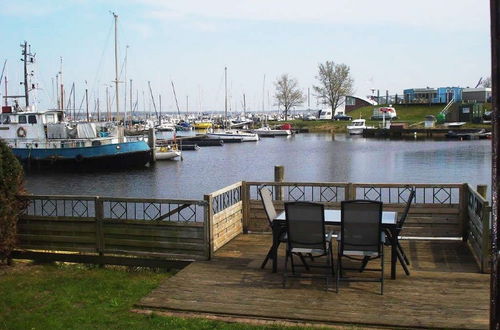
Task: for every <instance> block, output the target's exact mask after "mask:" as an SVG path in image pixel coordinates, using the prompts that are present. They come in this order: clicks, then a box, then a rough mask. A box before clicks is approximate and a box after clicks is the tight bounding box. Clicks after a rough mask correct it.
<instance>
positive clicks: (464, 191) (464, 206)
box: [458, 183, 470, 242]
mask: <svg viewBox="0 0 500 330" xmlns="http://www.w3.org/2000/svg"><path fill="white" fill-rule="evenodd" d="M468 199H469V185H468V184H467V183H464V184H462V186H461V187H460V190H459V211H458V212H459V214H458V218H459V219H460V225H461V227H462V228H461V229H462V241H463V242H467V238H468V237H469V229H470V228H469V226H470V224H469V222H470V219H469V213H468V202H467V201H468Z"/></svg>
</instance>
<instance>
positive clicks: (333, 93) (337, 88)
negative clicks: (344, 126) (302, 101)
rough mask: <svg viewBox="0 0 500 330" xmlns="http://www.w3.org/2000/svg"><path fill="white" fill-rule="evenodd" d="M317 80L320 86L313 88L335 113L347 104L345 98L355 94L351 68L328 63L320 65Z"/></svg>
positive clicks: (331, 62)
mask: <svg viewBox="0 0 500 330" xmlns="http://www.w3.org/2000/svg"><path fill="white" fill-rule="evenodd" d="M318 70H319V72H318V75H317V76H316V79H317V80H318V81H319V86H313V88H314V91H315V92H316V94H317V96H318V97H319V98H320V99H321V101H322V102H323V104H327V105H329V106H330V107H331V108H332V112H335V109H337V108H338V107H339V106H341V105H342V104H343V103H344V102H345V96H347V95H351V94H352V93H353V84H354V80H353V79H352V77H351V74H350V68H349V66H347V65H345V64H335V63H334V62H333V61H326V62H325V63H324V64H323V63H320V64H319V65H318Z"/></svg>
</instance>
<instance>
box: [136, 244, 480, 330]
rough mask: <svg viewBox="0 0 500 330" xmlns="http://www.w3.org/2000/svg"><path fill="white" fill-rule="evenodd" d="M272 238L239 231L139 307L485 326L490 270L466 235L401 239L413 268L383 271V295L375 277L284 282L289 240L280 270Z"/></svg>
mask: <svg viewBox="0 0 500 330" xmlns="http://www.w3.org/2000/svg"><path fill="white" fill-rule="evenodd" d="M271 242H272V238H271V235H259V234H240V235H239V236H238V237H236V238H235V239H233V240H232V241H231V242H230V243H229V244H227V245H225V246H224V247H223V248H221V249H220V250H219V251H217V253H216V254H215V256H214V257H213V259H212V260H211V261H207V262H195V263H192V264H190V265H189V266H187V267H186V268H184V269H183V270H182V271H180V272H179V273H177V274H176V275H175V276H174V277H172V278H169V279H167V280H165V281H164V282H163V283H162V284H161V285H160V286H159V287H158V288H157V289H155V290H153V292H151V293H150V294H149V295H147V296H146V297H144V298H143V299H142V300H141V301H139V302H138V303H137V304H136V306H135V307H136V308H137V309H138V310H140V311H142V312H146V311H154V312H156V313H160V314H161V313H162V312H163V313H169V314H171V313H173V314H174V315H182V314H190V315H196V316H198V317H200V316H201V317H210V318H214V317H215V318H219V319H221V320H235V319H236V320H240V321H246V322H256V320H259V322H262V320H265V321H266V322H268V324H290V323H291V324H296V325H305V324H307V325H311V324H316V325H324V326H328V325H329V326H332V325H351V326H359V327H365V326H371V327H389V328H391V329H394V328H415V327H419V328H426V329H430V328H453V329H486V328H487V327H488V320H489V304H488V297H489V276H488V275H487V274H480V273H479V272H478V269H477V266H476V265H475V263H474V260H473V257H472V255H471V254H470V252H469V251H468V250H467V249H466V248H465V247H464V245H463V244H462V243H461V242H456V241H448V242H439V241H438V242H434V241H403V248H404V249H405V251H406V252H407V255H408V257H409V258H410V263H411V267H410V272H411V276H406V275H400V277H399V278H398V279H397V280H390V277H389V274H388V273H389V272H386V274H385V278H386V281H385V289H384V295H383V296H381V295H379V294H378V285H377V284H375V283H348V284H347V283H342V284H341V288H340V292H339V293H338V294H337V293H335V291H334V290H331V291H329V292H325V288H324V287H325V284H324V281H323V280H312V281H311V280H306V279H304V280H301V281H299V280H298V279H290V280H289V281H288V282H289V287H287V288H285V289H283V287H282V266H283V260H284V247H281V248H280V249H281V250H280V252H281V253H280V259H279V266H280V269H279V271H278V273H272V272H271V269H270V268H271V266H270V264H268V265H267V267H266V269H260V264H261V262H262V260H263V259H264V257H265V255H266V253H267V250H268V249H269V246H270V244H271ZM385 250H386V253H389V251H390V249H389V248H386V249H385ZM318 262H319V261H318ZM386 262H387V263H388V260H387V261H386ZM386 266H387V267H386V269H389V264H387V265H386ZM259 324H262V323H259ZM264 324H266V323H264Z"/></svg>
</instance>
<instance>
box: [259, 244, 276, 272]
mask: <svg viewBox="0 0 500 330" xmlns="http://www.w3.org/2000/svg"><path fill="white" fill-rule="evenodd" d="M272 250H273V248H272V247H271V249H270V250H269V252H268V253H267V255H266V258H265V259H264V261H263V262H262V264H261V265H260V269H264V268H265V267H266V264H267V261H268V260H269V259H270V258H271V253H272Z"/></svg>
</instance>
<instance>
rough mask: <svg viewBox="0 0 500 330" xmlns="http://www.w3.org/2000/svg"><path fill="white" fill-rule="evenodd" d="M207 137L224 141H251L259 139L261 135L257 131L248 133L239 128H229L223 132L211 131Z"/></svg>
mask: <svg viewBox="0 0 500 330" xmlns="http://www.w3.org/2000/svg"><path fill="white" fill-rule="evenodd" d="M206 137H207V139H218V140H223V141H224V142H251V141H259V136H258V135H257V134H255V133H248V132H243V131H238V130H227V131H223V132H211V133H207V134H206Z"/></svg>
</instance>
